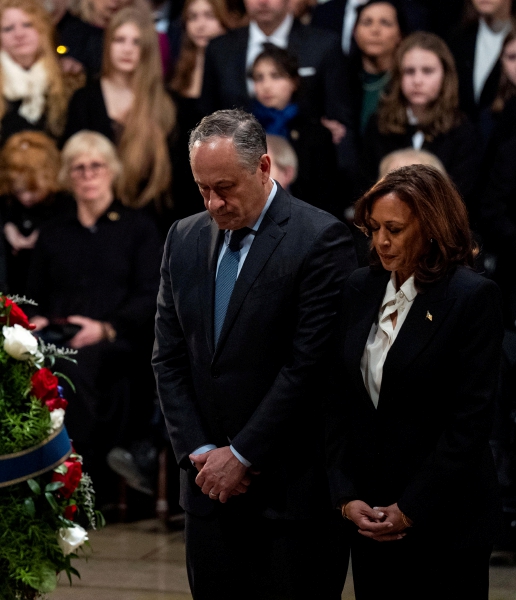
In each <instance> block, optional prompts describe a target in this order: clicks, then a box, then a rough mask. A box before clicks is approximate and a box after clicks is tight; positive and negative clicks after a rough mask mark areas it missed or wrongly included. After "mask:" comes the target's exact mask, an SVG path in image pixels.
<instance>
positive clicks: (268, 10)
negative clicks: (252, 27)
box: [244, 0, 289, 30]
mask: <svg viewBox="0 0 516 600" xmlns="http://www.w3.org/2000/svg"><path fill="white" fill-rule="evenodd" d="M288 2H289V0H244V4H245V9H246V11H247V14H248V15H249V18H250V19H251V21H256V23H257V24H258V27H260V28H261V29H271V28H272V30H274V29H275V28H276V27H278V25H280V24H281V22H282V21H283V19H284V18H285V17H286V16H287V14H288Z"/></svg>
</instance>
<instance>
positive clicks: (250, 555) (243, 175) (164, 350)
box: [153, 110, 356, 600]
mask: <svg viewBox="0 0 516 600" xmlns="http://www.w3.org/2000/svg"><path fill="white" fill-rule="evenodd" d="M190 160H191V166H192V171H193V174H194V178H195V181H196V183H197V184H198V186H199V189H200V191H201V194H202V195H203V198H204V202H205V206H206V208H207V212H204V213H200V214H197V215H194V216H192V217H188V218H187V219H184V220H181V221H178V222H176V223H175V224H174V225H173V226H172V228H171V230H170V233H169V236H168V239H167V243H166V247H165V253H164V257H163V263H162V280H161V287H160V292H159V296H158V311H157V316H156V343H155V348H154V354H153V365H154V369H155V373H156V378H157V385H158V391H159V395H160V400H161V404H162V408H163V413H164V415H165V420H166V423H167V427H168V431H169V434H170V438H171V441H172V446H173V449H174V453H175V456H176V459H177V462H178V464H179V466H180V467H181V505H182V507H183V508H184V510H185V512H186V517H185V528H186V551H187V566H188V574H189V580H190V585H191V588H192V593H193V596H194V598H195V599H196V600H203V599H205V598H206V599H210V600H214V599H218V598H224V599H225V600H232V599H235V600H236V599H238V600H240V599H241V598H246V600H249V599H256V600H258V599H260V600H264V599H265V598H267V599H273V598H292V599H294V598H295V599H298V598H299V599H300V598H307V599H308V598H315V597H318V598H328V599H330V598H335V599H337V598H340V593H341V590H342V585H343V581H344V578H345V571H346V568H347V567H346V565H347V554H346V552H345V547H344V544H340V545H337V544H335V540H334V539H333V538H332V536H333V535H334V533H335V532H336V528H335V526H333V524H332V523H331V519H332V516H333V514H334V513H336V511H335V510H334V509H332V507H331V504H330V502H329V499H328V490H327V482H326V479H325V476H324V474H323V467H322V465H323V464H324V463H323V461H322V459H321V448H320V446H321V445H322V442H321V435H320V427H321V425H322V414H321V413H322V410H321V396H322V393H321V381H320V380H319V377H320V373H319V363H320V358H321V356H322V354H323V352H324V351H325V348H326V344H327V340H328V338H329V335H330V331H331V329H332V323H333V318H334V315H335V306H336V304H337V300H338V295H339V292H340V289H341V288H342V285H343V282H344V280H345V278H346V277H347V275H348V274H349V273H350V272H351V271H353V270H354V268H355V266H356V258H355V252H354V249H353V246H352V238H351V235H350V233H349V230H348V229H347V227H346V226H345V225H344V224H343V223H341V222H340V221H338V220H337V219H335V218H334V217H332V216H330V215H329V214H327V213H325V212H323V211H321V210H318V209H316V208H315V207H313V206H310V205H308V204H305V203H304V202H301V201H300V200H297V199H296V198H293V197H292V196H290V195H289V194H288V193H287V192H285V191H284V190H283V189H281V187H280V186H279V185H278V184H277V183H276V182H275V181H273V180H271V179H270V177H269V173H270V158H269V156H268V155H267V154H266V142H265V132H264V131H263V129H262V127H261V126H260V125H259V124H258V122H257V121H256V120H255V119H254V117H252V116H251V115H248V114H247V113H244V112H243V111H239V110H231V111H219V112H217V113H215V114H213V115H210V116H208V117H205V118H204V119H203V121H201V123H200V124H199V125H198V127H197V128H196V129H195V130H194V131H193V132H192V134H191V137H190ZM235 277H236V281H235ZM332 560H333V561H334V562H332Z"/></svg>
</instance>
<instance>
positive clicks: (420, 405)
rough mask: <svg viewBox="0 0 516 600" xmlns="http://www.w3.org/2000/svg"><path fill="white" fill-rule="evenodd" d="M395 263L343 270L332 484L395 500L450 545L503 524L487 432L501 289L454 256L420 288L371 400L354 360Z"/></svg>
mask: <svg viewBox="0 0 516 600" xmlns="http://www.w3.org/2000/svg"><path fill="white" fill-rule="evenodd" d="M389 276H390V273H388V272H386V271H384V270H383V269H381V270H378V271H374V270H371V269H370V268H369V267H368V268H364V269H359V270H357V271H355V273H354V274H353V275H352V276H351V277H350V278H349V279H348V281H347V283H346V286H345V289H344V292H343V305H342V307H341V308H342V310H341V318H340V322H339V326H338V329H337V337H336V340H337V342H336V343H337V349H336V352H335V360H336V363H335V367H336V368H334V369H333V370H334V372H335V373H336V376H335V379H334V383H333V386H332V387H333V393H332V400H331V401H330V406H329V417H330V418H329V419H328V422H329V426H328V427H329V430H328V457H329V465H330V468H329V475H330V483H331V487H332V495H333V500H334V502H335V504H336V505H337V504H338V503H339V501H341V500H342V499H352V498H357V499H361V500H364V501H365V502H367V503H368V504H369V505H370V506H389V505H391V504H393V503H395V502H397V503H398V505H399V507H400V509H401V510H402V511H403V512H404V513H405V514H406V515H407V516H408V517H410V518H411V519H412V520H413V522H414V526H413V529H412V530H411V535H416V534H417V535H424V536H426V537H427V538H428V539H429V540H430V541H431V540H432V539H435V540H436V542H438V543H441V544H443V543H446V544H452V545H457V546H476V545H483V544H486V543H490V542H491V541H492V539H493V536H494V535H495V532H496V527H497V525H498V516H499V512H498V494H497V479H496V472H495V468H494V463H493V458H492V455H491V450H490V446H489V443H488V440H489V435H490V430H491V417H492V412H493V403H494V395H495V390H496V386H497V378H498V368H499V363H500V353H501V343H502V335H503V326H502V314H501V306H500V304H501V302H500V293H499V290H498V288H497V286H496V284H494V283H493V282H492V281H490V280H488V279H485V278H484V277H482V276H480V275H478V274H477V273H475V272H473V271H472V270H470V269H467V268H465V267H458V268H457V269H456V270H454V271H453V272H452V273H450V274H449V275H448V276H447V277H445V278H444V279H442V280H440V281H439V282H437V283H434V284H432V285H430V286H429V287H428V288H427V289H426V291H425V292H424V293H420V294H418V295H417V296H416V298H415V300H414V304H413V306H412V308H411V309H410V312H409V313H408V315H407V318H406V320H405V322H404V323H403V325H402V327H401V329H400V331H399V334H398V336H397V338H396V340H395V342H394V344H393V345H392V347H391V349H390V350H389V353H388V355H387V360H386V361H385V365H384V371H383V379H382V387H381V393H380V398H379V402H378V408H377V409H375V408H374V405H373V403H372V401H371V399H370V397H369V395H368V393H367V391H366V388H365V386H364V383H363V379H362V374H361V371H360V360H361V358H362V354H363V351H364V347H365V345H366V341H367V338H368V335H369V332H370V330H371V326H372V324H373V322H374V321H375V320H376V319H377V316H378V311H379V308H380V305H381V302H382V300H383V297H384V294H385V289H386V286H387V282H388V280H389Z"/></svg>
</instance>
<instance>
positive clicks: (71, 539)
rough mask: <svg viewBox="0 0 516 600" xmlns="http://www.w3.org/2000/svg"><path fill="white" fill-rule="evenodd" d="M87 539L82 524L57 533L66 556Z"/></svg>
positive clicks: (86, 533) (58, 540)
mask: <svg viewBox="0 0 516 600" xmlns="http://www.w3.org/2000/svg"><path fill="white" fill-rule="evenodd" d="M54 412H55V411H54ZM87 539H88V532H87V531H86V529H84V528H83V527H81V526H80V525H74V526H73V527H61V529H60V530H59V532H58V534H57V542H58V544H59V547H60V548H61V550H62V551H63V554H64V555H65V556H67V555H68V554H71V553H72V552H75V551H76V550H77V548H79V546H82V545H83V544H84V542H86V541H87Z"/></svg>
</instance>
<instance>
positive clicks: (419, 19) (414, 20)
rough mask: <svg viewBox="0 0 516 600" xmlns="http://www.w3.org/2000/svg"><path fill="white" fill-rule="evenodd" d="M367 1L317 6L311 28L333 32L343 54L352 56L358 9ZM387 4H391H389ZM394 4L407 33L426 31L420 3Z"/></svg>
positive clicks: (425, 16)
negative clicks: (338, 40) (346, 21)
mask: <svg viewBox="0 0 516 600" xmlns="http://www.w3.org/2000/svg"><path fill="white" fill-rule="evenodd" d="M367 1H368V0H351V1H350V0H329V2H324V3H321V4H317V6H316V7H315V9H314V12H313V16H312V21H311V23H310V24H311V25H312V26H313V27H318V28H321V29H328V30H330V31H334V32H335V33H336V34H337V35H338V36H339V38H341V46H342V50H343V51H344V53H345V54H351V55H353V54H354V53H355V52H356V51H357V50H358V48H357V45H356V43H355V41H354V40H353V29H354V27H355V23H356V19H357V14H358V13H359V12H360V8H361V6H363V5H364V4H366V3H367ZM389 4H392V3H391V2H389ZM395 4H396V7H397V9H398V15H399V17H401V18H402V19H403V21H404V22H406V23H407V31H417V30H419V29H425V30H426V29H428V14H427V13H428V11H427V9H426V7H423V5H422V3H421V2H420V1H417V0H416V2H414V1H412V0H395ZM348 15H349V16H348ZM347 16H348V19H347V20H348V23H347V24H346V25H345V24H344V21H345V20H346V17H347Z"/></svg>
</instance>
